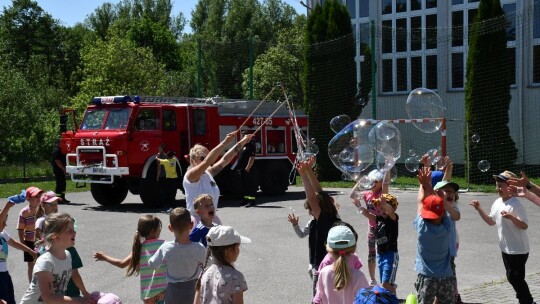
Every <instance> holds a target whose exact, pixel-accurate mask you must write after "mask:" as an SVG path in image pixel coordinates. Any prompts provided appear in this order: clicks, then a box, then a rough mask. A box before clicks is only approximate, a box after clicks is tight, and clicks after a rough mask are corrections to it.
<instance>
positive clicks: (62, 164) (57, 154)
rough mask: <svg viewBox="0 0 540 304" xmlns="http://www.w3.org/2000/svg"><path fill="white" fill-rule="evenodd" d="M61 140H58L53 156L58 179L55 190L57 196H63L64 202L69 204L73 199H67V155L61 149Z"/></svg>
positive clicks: (52, 163)
mask: <svg viewBox="0 0 540 304" xmlns="http://www.w3.org/2000/svg"><path fill="white" fill-rule="evenodd" d="M60 143H61V141H60V140H59V141H57V142H56V146H55V147H54V149H53V152H52V157H51V166H52V169H53V173H54V178H55V180H56V187H55V189H54V192H55V193H56V196H58V197H60V198H62V200H61V202H62V203H63V204H69V203H70V202H71V201H69V200H67V199H66V155H65V154H64V153H62V149H60Z"/></svg>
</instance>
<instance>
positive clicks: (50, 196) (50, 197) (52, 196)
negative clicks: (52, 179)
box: [40, 191, 62, 203]
mask: <svg viewBox="0 0 540 304" xmlns="http://www.w3.org/2000/svg"><path fill="white" fill-rule="evenodd" d="M61 200H62V198H61V197H58V196H56V193H54V191H47V192H45V193H43V195H41V199H40V201H41V202H42V203H52V202H55V201H61Z"/></svg>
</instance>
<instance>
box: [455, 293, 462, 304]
mask: <svg viewBox="0 0 540 304" xmlns="http://www.w3.org/2000/svg"><path fill="white" fill-rule="evenodd" d="M456 304H463V301H461V295H460V294H459V293H458V294H457V295H456Z"/></svg>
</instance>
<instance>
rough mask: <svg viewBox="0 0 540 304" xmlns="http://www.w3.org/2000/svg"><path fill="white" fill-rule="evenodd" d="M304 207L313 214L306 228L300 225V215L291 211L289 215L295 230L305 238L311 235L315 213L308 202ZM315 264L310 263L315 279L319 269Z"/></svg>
mask: <svg viewBox="0 0 540 304" xmlns="http://www.w3.org/2000/svg"><path fill="white" fill-rule="evenodd" d="M304 209H306V210H308V213H309V215H311V219H310V220H309V221H308V222H307V223H306V226H305V227H304V228H300V227H298V219H300V217H298V216H295V215H294V213H290V214H289V215H288V216H287V219H288V221H289V222H290V223H291V224H292V226H293V229H294V232H295V233H296V235H297V236H298V237H299V238H301V239H302V238H305V237H306V236H308V235H309V233H310V232H311V228H312V227H314V225H315V223H316V222H315V219H314V218H313V215H312V214H311V208H310V207H309V204H308V203H307V202H305V203H304ZM314 266H315V265H313V264H311V263H310V264H309V265H308V274H309V276H310V277H311V278H312V279H313V273H314V272H316V271H317V269H316V268H314Z"/></svg>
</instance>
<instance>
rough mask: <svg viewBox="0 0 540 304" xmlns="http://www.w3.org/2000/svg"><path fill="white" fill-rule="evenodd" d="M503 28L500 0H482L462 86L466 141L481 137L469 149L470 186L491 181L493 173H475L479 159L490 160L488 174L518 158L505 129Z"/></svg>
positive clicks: (506, 80) (506, 92) (509, 166)
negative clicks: (466, 123)
mask: <svg viewBox="0 0 540 304" xmlns="http://www.w3.org/2000/svg"><path fill="white" fill-rule="evenodd" d="M505 25H506V22H505V16H504V11H503V10H502V8H501V4H500V1H499V0H481V1H480V4H479V7H478V15H477V17H476V20H475V21H474V24H473V26H472V29H471V31H470V36H469V54H468V58H467V74H466V77H467V83H466V85H465V111H466V112H465V118H466V120H467V122H468V124H469V130H470V132H469V134H466V135H465V136H466V138H465V140H468V141H470V140H471V139H470V138H471V136H472V134H474V133H476V134H478V135H479V136H480V138H481V141H480V142H478V143H474V144H472V145H471V146H470V153H471V155H470V160H471V162H470V164H469V165H470V166H471V171H470V177H471V182H473V183H489V182H493V178H492V177H491V175H492V174H486V173H483V172H479V171H478V170H476V164H478V162H479V161H480V160H487V161H489V162H490V163H491V171H492V172H496V173H499V172H502V171H503V170H508V169H512V168H513V166H514V164H515V160H516V157H517V150H516V147H515V143H514V141H513V140H512V138H511V136H510V130H509V128H508V122H509V115H508V110H509V108H510V101H511V96H510V82H511V78H510V76H511V74H510V68H509V67H510V66H509V62H508V58H507V55H506V54H507V53H506V29H505ZM494 122H495V123H494ZM494 147H497V148H496V149H494Z"/></svg>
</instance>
